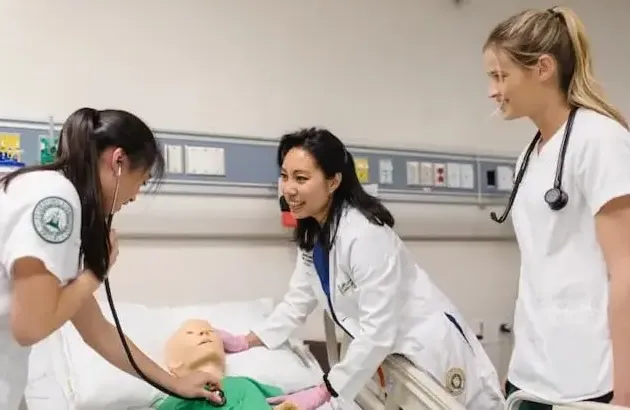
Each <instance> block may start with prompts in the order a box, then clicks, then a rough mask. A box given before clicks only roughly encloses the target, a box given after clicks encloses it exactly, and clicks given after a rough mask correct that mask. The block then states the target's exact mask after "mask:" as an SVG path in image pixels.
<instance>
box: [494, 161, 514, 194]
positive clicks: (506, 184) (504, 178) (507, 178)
mask: <svg viewBox="0 0 630 410" xmlns="http://www.w3.org/2000/svg"><path fill="white" fill-rule="evenodd" d="M513 185H514V168H512V167H511V166H507V165H499V166H498V167H497V189H498V190H499V191H506V192H509V191H511V190H512V186H513Z"/></svg>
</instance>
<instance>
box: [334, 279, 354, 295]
mask: <svg viewBox="0 0 630 410" xmlns="http://www.w3.org/2000/svg"><path fill="white" fill-rule="evenodd" d="M356 288H357V285H355V283H354V281H353V280H352V278H348V280H347V281H345V282H343V283H340V284H339V285H337V290H338V291H339V293H340V294H342V295H343V296H345V295H346V294H347V293H350V292H351V291H354V290H355V289H356Z"/></svg>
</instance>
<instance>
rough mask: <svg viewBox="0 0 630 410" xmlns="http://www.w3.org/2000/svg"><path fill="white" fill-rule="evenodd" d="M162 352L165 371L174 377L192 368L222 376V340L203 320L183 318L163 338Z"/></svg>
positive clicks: (223, 361) (181, 375)
mask: <svg viewBox="0 0 630 410" xmlns="http://www.w3.org/2000/svg"><path fill="white" fill-rule="evenodd" d="M164 355H165V359H166V365H167V366H168V369H169V371H170V372H171V373H172V374H174V375H175V376H177V377H184V376H186V375H187V374H189V373H191V372H194V371H205V372H209V373H210V372H211V373H214V374H217V375H218V376H219V377H222V376H223V373H224V370H225V352H224V350H223V342H222V340H221V337H220V335H219V333H217V332H215V331H214V329H213V327H212V326H211V325H210V323H208V322H207V321H205V320H200V319H192V320H187V321H186V322H184V323H183V324H182V325H181V326H180V327H179V329H177V330H176V331H175V333H174V334H173V335H172V336H171V337H170V339H168V341H167V342H166V346H165V349H164Z"/></svg>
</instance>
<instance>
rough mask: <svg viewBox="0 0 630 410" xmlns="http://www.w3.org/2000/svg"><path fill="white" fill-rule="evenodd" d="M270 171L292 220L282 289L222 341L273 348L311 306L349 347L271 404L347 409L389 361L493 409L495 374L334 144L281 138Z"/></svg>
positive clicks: (311, 135)
mask: <svg viewBox="0 0 630 410" xmlns="http://www.w3.org/2000/svg"><path fill="white" fill-rule="evenodd" d="M278 165H279V167H280V168H281V176H282V177H281V182H282V192H283V194H284V197H285V198H286V199H287V201H288V203H289V205H290V207H291V212H292V214H293V215H294V216H295V217H296V218H297V221H298V224H297V228H296V229H295V234H294V238H295V241H296V242H297V245H298V256H297V261H296V267H295V271H294V273H293V277H292V278H291V282H290V289H289V291H288V293H287V294H286V295H285V297H284V300H283V301H282V303H280V304H279V305H278V306H277V307H276V309H275V310H274V312H273V313H272V314H271V315H270V317H269V318H268V319H267V320H266V322H265V323H261V324H260V325H259V326H256V327H255V328H254V329H252V333H251V334H249V335H247V336H232V337H228V336H225V335H224V340H227V346H228V349H229V350H232V351H238V350H242V349H246V348H248V347H251V346H256V345H261V344H262V345H265V346H267V347H269V348H276V347H278V346H280V345H281V344H283V343H284V342H285V341H286V340H287V339H288V338H289V336H290V335H291V334H292V333H293V331H295V330H296V329H297V328H298V327H299V326H301V325H302V324H303V323H304V321H305V319H306V317H307V316H308V315H309V314H310V313H311V312H312V311H313V309H314V308H315V307H316V306H317V305H318V304H319V305H320V306H323V307H324V308H325V309H326V310H327V311H328V312H330V314H331V316H332V317H333V318H334V320H335V322H336V323H337V325H338V326H339V327H340V328H341V329H343V330H344V331H345V332H346V333H347V334H348V335H349V336H350V337H352V339H353V340H352V341H351V343H350V344H349V346H348V349H347V352H346V354H345V356H344V357H343V358H342V360H341V361H340V362H339V363H338V364H336V365H334V366H333V367H332V369H331V370H330V372H329V373H327V374H326V375H325V376H324V378H323V381H322V384H321V385H319V386H316V387H314V388H312V389H308V390H306V391H302V392H299V393H296V394H293V395H289V396H284V397H281V398H278V399H277V400H272V402H274V403H275V402H279V401H282V400H288V401H291V402H294V403H296V404H297V405H298V407H299V408H300V409H301V410H309V409H315V408H317V407H319V406H320V405H321V404H323V403H325V402H327V401H328V400H330V398H331V397H339V398H340V399H342V402H346V403H347V402H352V401H353V400H354V399H355V397H356V396H357V395H358V393H359V392H360V390H361V389H362V388H363V387H364V386H365V385H366V383H368V381H369V380H370V379H371V378H372V377H373V375H374V374H375V373H376V372H377V369H378V367H379V366H380V365H381V364H382V363H383V361H384V359H385V358H386V357H387V356H388V355H390V354H393V353H398V354H402V355H404V356H406V357H407V358H408V359H409V360H411V361H412V362H413V363H414V364H415V365H417V366H419V367H421V368H423V369H425V370H426V371H428V372H429V373H431V374H432V375H433V376H434V377H435V380H437V381H438V382H439V383H441V384H442V386H443V387H444V388H445V389H446V390H447V391H449V392H450V393H451V394H452V395H453V396H455V397H457V399H458V400H460V401H461V402H462V404H464V406H465V407H466V408H467V409H471V410H492V409H500V408H502V406H503V402H502V400H503V399H502V394H501V389H500V385H499V380H498V378H497V374H496V372H495V369H494V367H493V366H492V364H491V362H490V360H489V358H488V357H487V355H486V353H485V352H484V350H483V348H482V347H481V345H480V343H479V342H478V340H477V338H476V336H475V334H474V332H472V331H471V330H470V328H469V327H468V326H467V325H466V323H465V322H464V321H463V319H462V317H461V315H460V314H459V313H458V312H457V310H456V309H455V307H454V306H453V305H452V304H451V303H450V302H449V300H448V299H447V298H446V297H445V296H444V295H443V294H442V292H440V290H439V289H438V288H437V287H436V286H435V285H434V284H433V283H432V282H431V280H430V279H429V276H428V275H427V274H426V272H424V271H423V270H422V269H421V268H420V267H419V266H418V265H417V264H416V262H415V261H414V260H413V256H412V255H411V253H410V252H409V250H408V249H407V248H406V247H405V244H404V243H403V242H402V241H401V239H400V238H399V237H398V236H397V235H396V233H395V232H394V230H393V229H392V227H393V225H394V218H393V216H392V215H391V214H390V212H389V211H388V210H387V209H386V208H385V207H384V206H383V205H382V204H381V203H380V201H379V200H378V199H376V198H374V197H372V196H370V195H368V194H367V193H366V192H365V191H364V190H363V188H362V186H361V184H360V182H359V180H358V178H357V175H356V173H355V165H354V161H353V158H352V155H350V153H349V152H348V151H347V150H346V148H345V147H344V145H343V143H342V142H341V141H340V140H339V139H337V137H335V136H334V135H333V134H332V133H330V132H329V131H327V130H323V129H304V130H301V131H298V132H296V133H293V134H289V135H285V136H284V137H283V138H282V141H281V142H280V146H279V148H278Z"/></svg>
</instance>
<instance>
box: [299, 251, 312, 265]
mask: <svg viewBox="0 0 630 410" xmlns="http://www.w3.org/2000/svg"><path fill="white" fill-rule="evenodd" d="M302 262H303V263H304V264H305V265H306V266H313V252H302Z"/></svg>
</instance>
